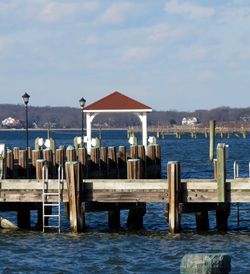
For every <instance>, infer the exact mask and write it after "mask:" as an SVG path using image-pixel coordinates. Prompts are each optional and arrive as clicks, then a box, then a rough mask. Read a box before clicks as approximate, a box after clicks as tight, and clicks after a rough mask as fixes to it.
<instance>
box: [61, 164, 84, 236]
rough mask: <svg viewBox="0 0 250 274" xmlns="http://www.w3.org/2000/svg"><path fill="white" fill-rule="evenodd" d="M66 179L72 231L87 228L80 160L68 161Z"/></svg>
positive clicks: (80, 230)
mask: <svg viewBox="0 0 250 274" xmlns="http://www.w3.org/2000/svg"><path fill="white" fill-rule="evenodd" d="M65 167H66V180H67V186H68V196H69V211H70V227H71V231H72V232H82V231H83V230H84V228H85V212H84V211H85V206H84V205H82V201H83V199H82V187H83V183H82V174H81V167H80V163H79V162H66V163H65Z"/></svg>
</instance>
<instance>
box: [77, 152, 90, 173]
mask: <svg viewBox="0 0 250 274" xmlns="http://www.w3.org/2000/svg"><path fill="white" fill-rule="evenodd" d="M78 162H79V163H80V166H81V172H82V177H83V178H87V176H88V154H87V149H86V148H85V147H79V148H78Z"/></svg>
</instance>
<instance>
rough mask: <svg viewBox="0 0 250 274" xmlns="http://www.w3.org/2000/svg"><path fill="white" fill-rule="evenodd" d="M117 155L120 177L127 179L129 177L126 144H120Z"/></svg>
mask: <svg viewBox="0 0 250 274" xmlns="http://www.w3.org/2000/svg"><path fill="white" fill-rule="evenodd" d="M117 155H118V157H117V165H118V178H119V179H125V178H127V153H126V147H125V146H119V150H118V154H117Z"/></svg>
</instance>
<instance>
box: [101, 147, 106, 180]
mask: <svg viewBox="0 0 250 274" xmlns="http://www.w3.org/2000/svg"><path fill="white" fill-rule="evenodd" d="M107 174H108V150H107V148H106V147H101V148H100V178H102V179H105V178H107Z"/></svg>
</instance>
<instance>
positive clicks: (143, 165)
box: [138, 146, 147, 179]
mask: <svg viewBox="0 0 250 274" xmlns="http://www.w3.org/2000/svg"><path fill="white" fill-rule="evenodd" d="M138 159H140V160H141V173H142V178H143V179H144V178H147V175H146V152H145V147H144V146H138Z"/></svg>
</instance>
